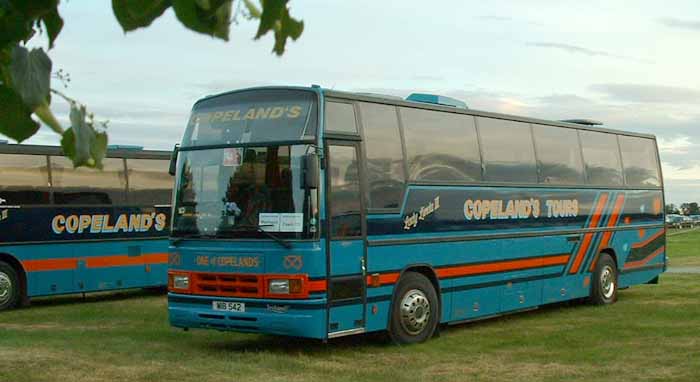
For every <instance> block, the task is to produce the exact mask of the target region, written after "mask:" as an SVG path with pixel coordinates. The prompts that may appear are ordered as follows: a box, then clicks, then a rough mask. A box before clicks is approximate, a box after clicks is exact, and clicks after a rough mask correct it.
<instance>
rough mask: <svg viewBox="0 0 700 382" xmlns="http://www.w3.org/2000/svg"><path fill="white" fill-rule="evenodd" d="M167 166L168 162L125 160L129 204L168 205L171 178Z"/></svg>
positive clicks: (159, 160)
mask: <svg viewBox="0 0 700 382" xmlns="http://www.w3.org/2000/svg"><path fill="white" fill-rule="evenodd" d="M169 165H170V162H169V161H167V160H161V159H127V160H126V168H127V171H128V175H129V204H134V205H139V206H153V205H157V204H170V201H171V199H170V197H171V193H172V189H173V177H172V176H170V174H168V167H169Z"/></svg>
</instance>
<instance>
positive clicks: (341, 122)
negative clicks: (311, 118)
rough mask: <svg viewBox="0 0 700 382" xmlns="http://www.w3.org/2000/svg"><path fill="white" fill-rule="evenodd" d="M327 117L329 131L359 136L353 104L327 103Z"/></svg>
mask: <svg viewBox="0 0 700 382" xmlns="http://www.w3.org/2000/svg"><path fill="white" fill-rule="evenodd" d="M325 117H326V130H327V131H332V132H337V133H347V134H357V124H356V123H355V108H354V107H353V106H352V104H351V103H342V102H331V101H329V102H326V113H325Z"/></svg>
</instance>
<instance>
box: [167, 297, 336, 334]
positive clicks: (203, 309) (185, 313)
mask: <svg viewBox="0 0 700 382" xmlns="http://www.w3.org/2000/svg"><path fill="white" fill-rule="evenodd" d="M213 301H228V302H242V303H245V306H246V311H245V313H238V312H222V311H216V310H214V309H213V308H212V302H213ZM168 316H169V320H170V325H172V326H175V327H178V328H200V329H217V330H223V331H238V332H247V333H268V334H278V335H285V336H293V337H307V338H317V339H325V338H326V337H327V330H326V327H327V326H326V299H325V298H317V299H308V300H271V299H248V298H228V297H210V296H192V295H188V294H177V293H168Z"/></svg>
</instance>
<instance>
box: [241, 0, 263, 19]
mask: <svg viewBox="0 0 700 382" xmlns="http://www.w3.org/2000/svg"><path fill="white" fill-rule="evenodd" d="M243 4H244V5H245V7H246V9H248V14H249V15H250V17H251V18H254V19H259V18H260V16H261V15H262V13H261V12H260V9H258V7H257V6H256V5H255V4H253V1H252V0H243Z"/></svg>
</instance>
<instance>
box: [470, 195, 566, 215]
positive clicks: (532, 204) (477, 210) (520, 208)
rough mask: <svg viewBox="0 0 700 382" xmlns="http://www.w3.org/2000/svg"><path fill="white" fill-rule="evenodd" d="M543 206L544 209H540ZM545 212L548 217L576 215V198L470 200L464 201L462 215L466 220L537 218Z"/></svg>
mask: <svg viewBox="0 0 700 382" xmlns="http://www.w3.org/2000/svg"><path fill="white" fill-rule="evenodd" d="M543 208H544V211H543V210H542V209H543ZM542 212H544V213H545V216H546V217H548V218H566V217H576V216H578V212H579V209H578V200H576V199H564V200H558V199H548V200H545V202H544V203H542V202H541V201H540V200H539V199H534V198H530V199H516V200H498V199H496V200H481V199H477V200H472V199H467V200H466V201H465V202H464V217H465V218H466V219H467V220H500V219H529V218H534V219H537V218H539V217H540V216H541V215H542Z"/></svg>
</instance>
